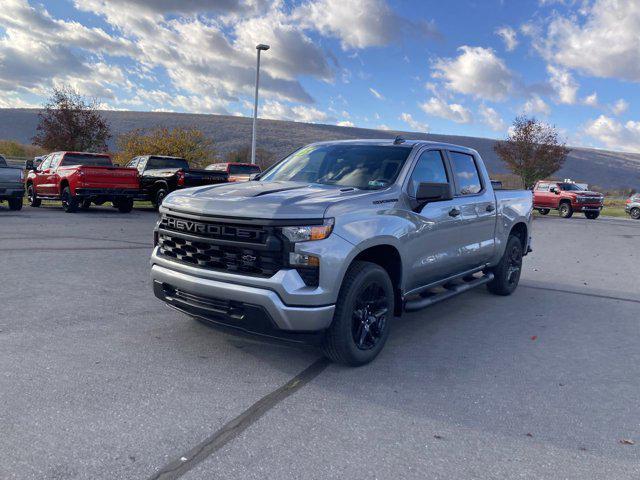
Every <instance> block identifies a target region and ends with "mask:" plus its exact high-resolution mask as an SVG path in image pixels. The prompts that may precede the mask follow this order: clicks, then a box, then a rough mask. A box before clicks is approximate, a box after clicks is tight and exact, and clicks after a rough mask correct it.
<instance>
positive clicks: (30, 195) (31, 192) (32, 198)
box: [27, 183, 42, 207]
mask: <svg viewBox="0 0 640 480" xmlns="http://www.w3.org/2000/svg"><path fill="white" fill-rule="evenodd" d="M27 200H29V205H30V206H32V207H39V206H40V204H41V203H42V200H40V199H39V198H38V196H37V195H36V189H35V188H34V187H33V183H30V184H29V185H27Z"/></svg>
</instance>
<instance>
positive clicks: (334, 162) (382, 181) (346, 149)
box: [260, 144, 411, 190]
mask: <svg viewBox="0 0 640 480" xmlns="http://www.w3.org/2000/svg"><path fill="white" fill-rule="evenodd" d="M410 152H411V147H400V146H390V145H389V146H385V145H348V144H347V145H345V144H333V145H318V146H315V147H306V148H302V149H300V150H298V151H297V152H295V153H293V154H292V155H290V156H289V157H287V158H286V159H284V160H283V161H282V162H280V163H279V164H278V165H276V166H275V167H274V168H272V169H271V170H269V171H268V172H267V173H266V174H265V175H264V176H263V177H262V178H261V179H260V180H261V181H266V182H273V181H278V180H280V181H287V180H288V181H293V182H304V183H319V184H322V185H340V186H344V187H355V188H360V189H368V190H373V189H380V188H385V187H388V186H389V185H391V184H392V183H393V182H394V181H395V179H396V177H397V176H398V173H400V169H401V168H402V165H404V162H405V161H406V159H407V157H408V156H409V153H410Z"/></svg>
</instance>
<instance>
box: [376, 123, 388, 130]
mask: <svg viewBox="0 0 640 480" xmlns="http://www.w3.org/2000/svg"><path fill="white" fill-rule="evenodd" d="M376 128H377V129H378V130H391V127H390V126H389V125H385V124H384V123H382V124H380V125H378V126H377V127H376Z"/></svg>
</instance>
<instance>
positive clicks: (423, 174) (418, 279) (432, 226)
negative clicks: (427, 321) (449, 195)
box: [406, 149, 464, 290]
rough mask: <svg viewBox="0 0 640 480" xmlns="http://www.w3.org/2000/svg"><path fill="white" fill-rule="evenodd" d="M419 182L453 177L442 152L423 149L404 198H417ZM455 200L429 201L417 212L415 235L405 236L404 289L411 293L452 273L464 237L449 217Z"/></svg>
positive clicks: (457, 221)
mask: <svg viewBox="0 0 640 480" xmlns="http://www.w3.org/2000/svg"><path fill="white" fill-rule="evenodd" d="M421 182H434V183H449V184H450V185H451V186H452V187H453V181H452V174H451V171H450V170H449V168H448V164H447V162H446V156H445V154H444V152H443V151H442V150H437V149H436V150H433V149H425V150H423V151H421V152H419V153H418V159H417V161H416V162H415V165H414V167H413V171H412V172H411V175H410V177H409V181H408V184H407V185H406V192H407V195H408V196H409V197H410V198H411V199H415V198H416V190H417V187H418V185H419V184H420V183H421ZM458 203H459V201H458V200H455V199H454V200H447V201H442V202H430V203H427V204H426V205H424V206H423V207H422V209H420V210H418V211H417V212H416V213H415V215H416V216H417V218H414V221H415V222H416V223H417V224H418V225H416V234H415V235H411V236H409V237H407V252H409V256H410V258H409V262H408V263H409V268H408V275H407V285H406V288H407V290H413V289H416V288H419V287H422V286H424V285H427V284H429V283H431V282H434V281H437V280H441V279H443V278H446V277H448V276H450V275H451V274H453V273H455V271H456V268H457V267H456V265H457V263H458V260H457V257H458V255H459V251H460V247H461V244H460V241H461V239H462V238H463V236H464V228H463V224H462V222H461V219H460V218H459V217H458V216H456V215H451V212H452V211H453V210H455V208H456V206H457V205H458Z"/></svg>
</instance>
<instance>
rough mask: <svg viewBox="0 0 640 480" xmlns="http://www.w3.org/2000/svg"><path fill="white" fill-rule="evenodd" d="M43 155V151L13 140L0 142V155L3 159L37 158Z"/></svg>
mask: <svg viewBox="0 0 640 480" xmlns="http://www.w3.org/2000/svg"><path fill="white" fill-rule="evenodd" d="M45 153H46V151H45V150H44V149H42V148H40V147H36V146H34V145H25V144H24V143H20V142H16V141H14V140H0V155H4V156H5V157H14V158H15V157H18V158H24V157H37V156H40V155H44V154H45Z"/></svg>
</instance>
